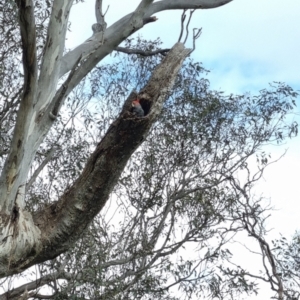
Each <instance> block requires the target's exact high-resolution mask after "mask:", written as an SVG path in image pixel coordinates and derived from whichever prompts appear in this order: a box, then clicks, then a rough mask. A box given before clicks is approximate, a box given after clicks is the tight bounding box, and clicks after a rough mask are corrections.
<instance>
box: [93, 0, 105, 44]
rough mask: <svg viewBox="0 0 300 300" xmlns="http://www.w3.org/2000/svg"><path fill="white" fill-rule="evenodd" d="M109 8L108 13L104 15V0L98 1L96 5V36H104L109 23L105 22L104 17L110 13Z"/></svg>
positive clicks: (94, 28)
mask: <svg viewBox="0 0 300 300" xmlns="http://www.w3.org/2000/svg"><path fill="white" fill-rule="evenodd" d="M108 8H109V6H108V7H107V10H106V12H105V13H104V14H103V13H102V0H96V5H95V14H96V20H97V23H96V24H94V25H93V26H92V30H93V32H94V34H96V33H97V32H102V35H103V36H104V32H105V30H106V27H107V23H106V22H105V20H104V17H105V15H106V13H107V11H108ZM103 36H102V42H103Z"/></svg>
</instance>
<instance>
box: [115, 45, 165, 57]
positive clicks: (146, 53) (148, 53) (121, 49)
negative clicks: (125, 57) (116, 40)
mask: <svg viewBox="0 0 300 300" xmlns="http://www.w3.org/2000/svg"><path fill="white" fill-rule="evenodd" d="M115 50H116V51H118V52H123V53H126V54H139V55H141V56H153V55H157V54H162V55H164V56H165V55H166V53H167V52H169V51H170V49H159V50H155V51H143V50H140V49H129V48H124V47H116V49H115Z"/></svg>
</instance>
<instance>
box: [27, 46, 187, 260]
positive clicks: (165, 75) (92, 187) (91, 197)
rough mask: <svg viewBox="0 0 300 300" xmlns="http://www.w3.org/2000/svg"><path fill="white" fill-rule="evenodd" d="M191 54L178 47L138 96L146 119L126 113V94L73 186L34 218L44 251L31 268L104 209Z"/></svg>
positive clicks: (65, 244) (74, 236)
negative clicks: (116, 115) (119, 108)
mask: <svg viewBox="0 0 300 300" xmlns="http://www.w3.org/2000/svg"><path fill="white" fill-rule="evenodd" d="M190 51H191V50H190V49H185V48H184V46H183V45H182V44H180V43H177V44H176V45H175V46H174V47H173V48H172V49H171V51H170V52H169V53H168V55H167V56H166V57H165V59H164V60H163V62H162V63H161V64H160V65H158V66H157V68H156V69H155V71H154V72H153V75H152V77H151V79H150V80H149V82H148V83H147V85H146V86H145V87H144V88H143V90H142V91H141V92H140V93H139V98H140V99H141V102H142V101H144V103H147V104H148V106H149V107H150V111H148V113H147V115H146V116H145V117H143V118H136V117H134V116H133V115H131V113H130V112H129V108H130V106H131V101H132V100H133V99H134V98H135V97H136V95H134V94H131V95H130V96H129V98H128V99H127V101H126V102H125V104H124V107H123V110H122V112H121V114H120V116H119V117H118V119H117V120H116V121H115V122H114V123H113V124H112V125H111V126H110V128H109V129H108V131H107V133H106V135H105V136H104V138H103V139H102V141H101V142H100V143H99V144H98V146H97V147H96V150H95V151H94V153H93V154H92V155H91V157H90V158H89V160H88V162H87V164H86V167H85V169H84V170H83V172H82V174H81V175H80V176H79V178H78V179H77V180H76V182H75V183H74V185H73V186H72V187H71V188H70V189H69V190H68V191H66V192H65V194H64V195H63V196H62V198H61V199H60V200H59V202H57V203H54V204H52V205H51V207H49V208H46V209H45V211H43V212H40V213H37V214H36V215H35V217H34V219H35V223H36V225H37V226H38V227H39V228H40V229H41V231H42V232H44V237H45V239H44V238H43V242H42V243H43V245H44V247H43V249H45V250H44V251H42V252H41V253H40V254H39V255H38V257H37V258H35V259H34V261H32V262H31V263H30V264H35V263H37V262H41V261H44V260H46V259H49V258H53V257H56V256H57V255H59V254H60V253H62V252H63V251H65V250H66V249H68V248H69V246H70V242H71V241H70V238H72V240H74V241H75V240H76V239H77V238H78V237H79V235H80V233H81V232H82V231H83V230H84V229H85V228H86V226H87V225H88V224H89V222H90V221H91V220H92V219H93V218H94V216H95V215H96V214H97V213H98V212H99V211H100V210H101V209H102V208H103V206H104V205H105V203H106V201H107V199H108V197H109V195H110V192H111V190H112V189H113V187H114V185H115V184H116V182H117V180H118V178H119V176H120V174H121V173H122V171H123V169H124V167H125V165H126V163H127V161H128V160H129V158H130V157H131V155H132V153H133V152H134V151H135V149H136V148H137V147H138V146H139V145H140V144H141V143H142V141H143V139H144V136H145V135H147V133H148V131H149V129H150V127H151V126H152V124H153V122H154V121H155V120H156V117H157V116H158V115H159V114H160V112H161V108H162V104H163V101H164V100H165V99H166V97H167V95H168V91H169V90H170V89H171V87H172V86H173V84H174V81H175V78H176V75H177V73H178V71H179V69H180V67H181V65H182V63H183V61H184V59H185V58H186V57H187V56H188V55H189V53H190ZM142 103H143V102H142ZM51 224H52V225H51ZM53 224H55V226H53ZM49 247H50V248H51V251H49Z"/></svg>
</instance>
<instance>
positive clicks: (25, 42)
mask: <svg viewBox="0 0 300 300" xmlns="http://www.w3.org/2000/svg"><path fill="white" fill-rule="evenodd" d="M16 3H17V5H18V8H19V25H20V31H21V38H22V50H23V69H24V88H23V95H22V99H21V103H20V108H19V110H18V114H17V120H16V125H15V130H14V135H13V139H12V143H11V151H10V153H9V155H8V157H7V159H6V161H5V165H4V168H3V170H2V173H1V177H0V206H1V210H2V212H5V213H10V212H11V210H12V208H13V206H14V201H15V195H16V194H17V192H18V188H19V184H15V182H21V181H24V174H22V164H23V161H24V159H23V156H24V153H25V146H26V144H25V141H26V138H27V135H28V132H29V124H30V122H31V119H32V113H33V102H34V98H35V95H36V91H37V56H36V36H35V29H36V28H35V18H34V4H33V2H32V0H28V1H21V0H17V1H16ZM25 178H26V176H25ZM10 195H11V197H9V196H10Z"/></svg>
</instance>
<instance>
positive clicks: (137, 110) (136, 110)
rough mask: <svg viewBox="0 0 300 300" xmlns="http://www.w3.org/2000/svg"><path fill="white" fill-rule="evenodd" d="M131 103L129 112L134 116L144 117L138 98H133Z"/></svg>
mask: <svg viewBox="0 0 300 300" xmlns="http://www.w3.org/2000/svg"><path fill="white" fill-rule="evenodd" d="M131 105H132V109H131V112H132V113H133V114H134V115H135V116H136V117H144V116H145V112H144V110H143V108H142V106H141V103H140V99H136V100H133V101H132V104H131Z"/></svg>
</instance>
